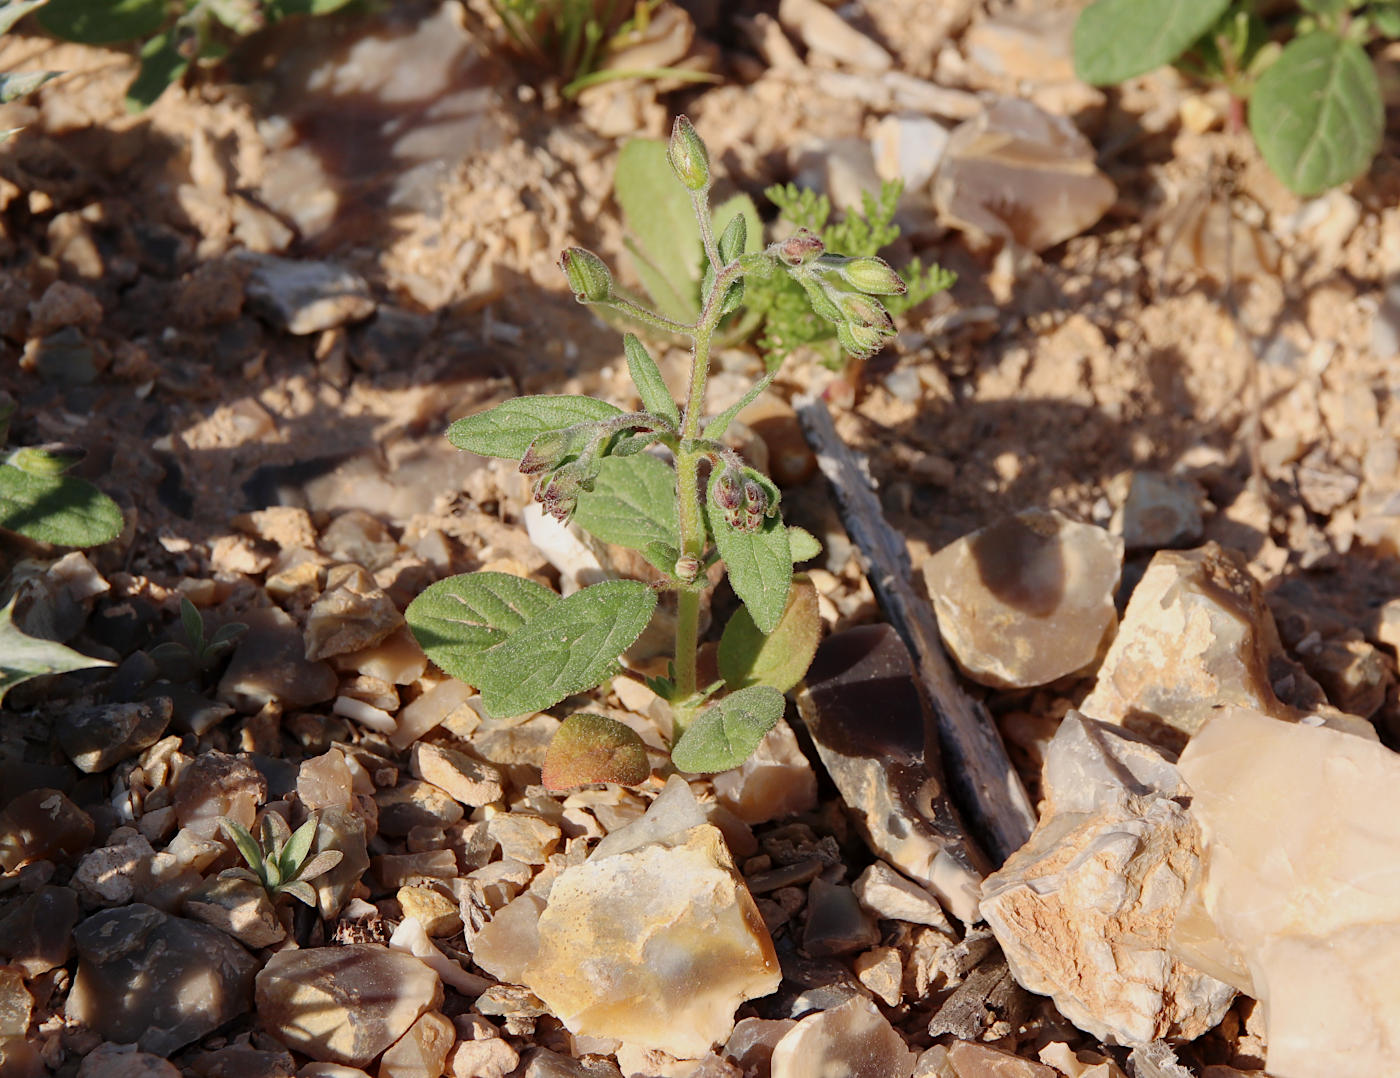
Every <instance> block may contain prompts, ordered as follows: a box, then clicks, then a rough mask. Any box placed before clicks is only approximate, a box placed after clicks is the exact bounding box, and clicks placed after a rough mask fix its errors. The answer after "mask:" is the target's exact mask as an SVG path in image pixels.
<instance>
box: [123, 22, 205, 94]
mask: <svg viewBox="0 0 1400 1078" xmlns="http://www.w3.org/2000/svg"><path fill="white" fill-rule="evenodd" d="M189 67H190V62H189V60H188V59H187V58H186V57H184V56H182V55H181V54H180V50H179V48H178V46H177V45H176V39H175V35H174V34H170V33H166V34H156V36H155V37H153V38H151V39H150V40H149V41H147V42H146V43H145V44H144V45H142V46H141V70H140V71H138V72H137V73H136V78H135V79H134V80H132V83H131V85H130V86H128V87H127V90H126V109H127V111H128V112H142V111H143V110H145V109H148V108H150V107H151V106H152V105H154V104H155V103H156V98H158V97H159V96H160V95H161V94H163V93H165V91H166V90H167V89H168V88H169V86H170V84H171V83H172V82H178V81H179V80H180V79H182V78H184V77H185V72H186V71H188V70H189Z"/></svg>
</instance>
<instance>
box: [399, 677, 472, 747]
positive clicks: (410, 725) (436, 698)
mask: <svg viewBox="0 0 1400 1078" xmlns="http://www.w3.org/2000/svg"><path fill="white" fill-rule="evenodd" d="M477 699H479V698H478V697H477V694H476V691H475V690H474V689H473V688H472V687H471V686H470V685H468V684H466V683H465V682H461V681H457V680H456V679H452V680H448V681H440V682H438V683H437V684H436V685H434V686H433V687H432V688H430V689H428V690H427V691H426V692H424V693H423V695H422V696H420V697H418V699H417V700H414V701H413V702H412V703H410V704H405V705H404V707H403V709H402V710H401V711H400V712H399V725H398V729H397V730H395V731H394V732H393V733H392V734H391V735H389V743H390V744H391V745H393V746H394V748H396V749H406V748H408V747H409V746H410V745H412V744H413V743H414V742H415V741H417V740H418V739H419V738H420V737H422V736H423V735H424V734H426V733H428V732H429V731H430V730H433V729H434V728H436V727H438V726H440V725H442V724H443V723H444V722H446V721H447V720H448V718H449V717H452V716H459V717H461V718H463V719H466V720H468V721H469V723H470V725H468V726H466V727H465V728H464V729H463V728H461V727H460V725H459V729H458V733H459V735H460V736H470V734H471V733H472V731H473V730H475V729H476V727H477V726H479V725H480V724H481V716H480V715H479V714H477V712H476V711H475V710H474V709H473V708H472V706H471V704H472V702H473V701H475V700H477Z"/></svg>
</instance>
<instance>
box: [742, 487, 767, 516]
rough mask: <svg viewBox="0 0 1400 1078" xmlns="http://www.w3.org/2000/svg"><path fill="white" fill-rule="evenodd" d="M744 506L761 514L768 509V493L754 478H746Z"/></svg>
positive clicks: (752, 511)
mask: <svg viewBox="0 0 1400 1078" xmlns="http://www.w3.org/2000/svg"><path fill="white" fill-rule="evenodd" d="M744 508H745V509H747V510H748V511H749V512H751V513H757V514H758V515H759V516H763V514H764V513H766V512H767V511H768V495H767V494H766V493H765V492H764V490H763V488H762V487H761V486H759V485H758V484H757V483H755V482H754V481H753V480H752V479H746V480H744Z"/></svg>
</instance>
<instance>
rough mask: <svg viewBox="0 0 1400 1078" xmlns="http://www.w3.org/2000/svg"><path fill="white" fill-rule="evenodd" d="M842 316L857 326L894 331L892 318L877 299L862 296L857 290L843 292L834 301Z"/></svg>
mask: <svg viewBox="0 0 1400 1078" xmlns="http://www.w3.org/2000/svg"><path fill="white" fill-rule="evenodd" d="M836 306H837V307H838V308H839V309H840V311H841V314H842V316H843V317H844V318H845V319H846V320H847V321H848V322H851V323H854V324H855V325H857V326H862V327H864V328H866V329H876V330H879V331H880V332H881V333H893V332H894V319H893V318H891V317H890V312H889V311H887V310H885V308H884V306H883V305H881V303H880V301H879V300H874V299H871V298H870V297H868V296H862V295H861V294H860V293H859V292H843V293H842V294H841V295H840V297H839V298H838V299H837V301H836Z"/></svg>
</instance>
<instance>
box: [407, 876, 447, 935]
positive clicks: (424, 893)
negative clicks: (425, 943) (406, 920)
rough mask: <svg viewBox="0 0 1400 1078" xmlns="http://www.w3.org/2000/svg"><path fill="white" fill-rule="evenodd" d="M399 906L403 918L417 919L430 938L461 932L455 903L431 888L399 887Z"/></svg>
mask: <svg viewBox="0 0 1400 1078" xmlns="http://www.w3.org/2000/svg"><path fill="white" fill-rule="evenodd" d="M396 897H397V898H398V900H399V906H400V907H401V908H402V909H403V915H404V916H405V917H414V918H417V920H418V921H419V923H420V924H422V926H423V931H425V932H426V933H427V934H428V935H430V936H454V935H456V934H457V933H458V932H460V931H462V915H461V913H460V912H459V911H458V908H457V903H456V902H454V901H453V900H452V899H450V898H448V897H447V896H446V895H444V894H442V893H441V892H439V891H435V890H433V889H432V888H431V887H423V886H418V887H400V888H399V891H398V895H397V896H396Z"/></svg>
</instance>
